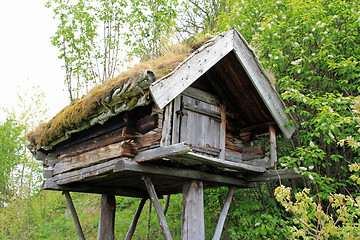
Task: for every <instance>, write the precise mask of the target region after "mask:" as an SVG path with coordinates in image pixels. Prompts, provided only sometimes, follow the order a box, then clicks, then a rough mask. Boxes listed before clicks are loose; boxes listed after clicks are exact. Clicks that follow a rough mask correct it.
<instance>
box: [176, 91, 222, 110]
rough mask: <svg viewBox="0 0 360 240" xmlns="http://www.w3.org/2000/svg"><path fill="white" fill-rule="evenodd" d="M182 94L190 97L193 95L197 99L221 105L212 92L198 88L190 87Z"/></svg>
mask: <svg viewBox="0 0 360 240" xmlns="http://www.w3.org/2000/svg"><path fill="white" fill-rule="evenodd" d="M181 94H183V95H185V96H188V97H193V98H195V99H197V100H200V101H203V102H206V103H208V104H211V105H217V106H219V105H220V102H219V99H218V98H217V97H215V96H214V95H213V94H210V93H208V92H205V91H203V90H200V89H197V88H193V87H188V88H187V89H185V90H184V91H183V92H182V93H181Z"/></svg>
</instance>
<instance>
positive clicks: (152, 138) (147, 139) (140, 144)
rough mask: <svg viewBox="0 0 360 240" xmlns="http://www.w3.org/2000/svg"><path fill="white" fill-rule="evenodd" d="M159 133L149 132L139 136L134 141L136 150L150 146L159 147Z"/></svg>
mask: <svg viewBox="0 0 360 240" xmlns="http://www.w3.org/2000/svg"><path fill="white" fill-rule="evenodd" d="M160 140H161V131H159V132H150V133H148V134H146V135H144V136H141V137H139V138H137V139H136V140H135V143H136V148H137V149H142V148H146V147H150V146H158V147H159V146H160Z"/></svg>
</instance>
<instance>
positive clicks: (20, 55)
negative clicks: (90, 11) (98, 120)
mask: <svg viewBox="0 0 360 240" xmlns="http://www.w3.org/2000/svg"><path fill="white" fill-rule="evenodd" d="M45 2H46V1H45V0H0V29H1V30H0V31H1V34H0V76H1V77H0V81H1V85H0V107H6V108H10V107H11V106H13V105H14V104H16V102H17V87H18V86H19V85H20V84H21V83H22V82H24V81H26V80H27V79H28V80H29V82H28V85H39V86H40V89H41V90H42V91H43V92H44V93H45V94H46V101H47V105H48V108H49V115H50V116H53V115H55V114H56V113H57V112H59V111H60V110H61V109H62V108H64V107H65V106H66V105H68V96H67V92H66V91H64V84H63V79H64V73H63V71H62V69H61V65H62V62H61V60H59V59H58V58H57V56H58V50H57V48H56V47H54V46H52V45H51V42H50V37H51V36H52V35H53V34H54V33H55V31H56V22H55V20H54V19H53V13H52V10H51V9H48V8H46V7H45V6H44V4H45ZM3 118H4V113H3V112H0V120H3Z"/></svg>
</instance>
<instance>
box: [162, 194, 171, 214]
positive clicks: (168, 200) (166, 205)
mask: <svg viewBox="0 0 360 240" xmlns="http://www.w3.org/2000/svg"><path fill="white" fill-rule="evenodd" d="M170 196H171V195H170V194H169V195H166V198H165V204H164V215H166V212H167V210H168V208H169V204H170Z"/></svg>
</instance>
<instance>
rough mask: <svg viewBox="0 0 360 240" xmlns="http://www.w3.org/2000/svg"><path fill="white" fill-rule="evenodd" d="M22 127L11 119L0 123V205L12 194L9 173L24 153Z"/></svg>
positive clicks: (19, 161)
mask: <svg viewBox="0 0 360 240" xmlns="http://www.w3.org/2000/svg"><path fill="white" fill-rule="evenodd" d="M23 136H24V127H23V126H22V125H20V124H19V123H18V122H17V121H15V120H13V119H10V118H8V119H6V120H5V121H4V122H3V123H0V146H1V147H0V194H1V195H0V196H1V199H0V206H2V205H3V204H4V201H5V202H6V199H7V197H9V195H12V192H13V189H11V184H10V183H11V180H12V177H11V173H12V170H13V169H14V168H16V166H17V165H18V164H19V163H21V160H22V158H23V154H24V148H23V143H24V138H23Z"/></svg>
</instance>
